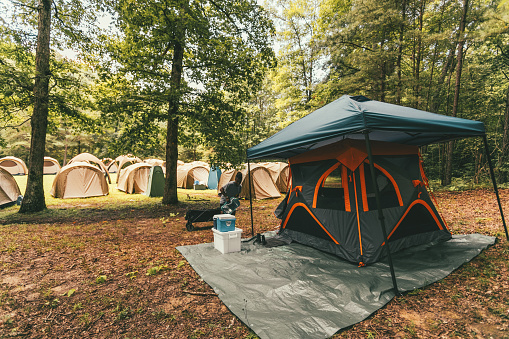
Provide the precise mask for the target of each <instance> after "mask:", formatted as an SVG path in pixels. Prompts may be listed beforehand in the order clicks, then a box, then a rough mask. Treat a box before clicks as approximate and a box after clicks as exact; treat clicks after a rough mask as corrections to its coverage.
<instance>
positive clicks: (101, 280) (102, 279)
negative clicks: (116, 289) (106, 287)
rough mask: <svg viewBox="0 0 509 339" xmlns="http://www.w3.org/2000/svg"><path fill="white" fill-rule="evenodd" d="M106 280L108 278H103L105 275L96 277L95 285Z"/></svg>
mask: <svg viewBox="0 0 509 339" xmlns="http://www.w3.org/2000/svg"><path fill="white" fill-rule="evenodd" d="M106 280H108V277H107V276H105V275H100V276H98V277H97V278H95V283H96V284H102V283H105V282H106Z"/></svg>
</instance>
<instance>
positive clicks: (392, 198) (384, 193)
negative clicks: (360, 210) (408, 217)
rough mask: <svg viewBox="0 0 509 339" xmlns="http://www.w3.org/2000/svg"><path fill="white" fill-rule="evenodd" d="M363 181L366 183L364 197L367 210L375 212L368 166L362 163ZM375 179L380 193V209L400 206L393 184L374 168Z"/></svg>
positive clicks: (373, 193)
mask: <svg viewBox="0 0 509 339" xmlns="http://www.w3.org/2000/svg"><path fill="white" fill-rule="evenodd" d="M361 166H364V181H365V183H366V196H367V200H368V210H370V211H372V210H376V209H377V205H376V198H375V188H374V186H373V180H372V178H371V168H370V166H369V164H366V163H364V164H363V165H361ZM375 179H376V183H377V185H378V191H379V192H380V202H381V205H382V206H381V207H382V208H390V207H398V206H400V204H399V200H398V195H397V193H396V189H395V188H394V185H393V183H392V182H391V180H389V178H387V176H386V175H385V174H384V173H382V171H380V170H379V169H377V168H375Z"/></svg>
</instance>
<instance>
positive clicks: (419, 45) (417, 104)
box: [414, 0, 426, 108]
mask: <svg viewBox="0 0 509 339" xmlns="http://www.w3.org/2000/svg"><path fill="white" fill-rule="evenodd" d="M425 7H426V1H425V0H421V6H420V9H419V35H418V36H417V53H416V57H415V58H416V60H415V105H414V107H415V108H421V84H420V75H421V59H422V54H423V53H422V28H423V19H424V8H425Z"/></svg>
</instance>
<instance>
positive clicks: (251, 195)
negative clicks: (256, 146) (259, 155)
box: [247, 159, 255, 237]
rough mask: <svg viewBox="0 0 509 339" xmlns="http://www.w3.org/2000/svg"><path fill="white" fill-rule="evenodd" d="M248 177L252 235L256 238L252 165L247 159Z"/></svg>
mask: <svg viewBox="0 0 509 339" xmlns="http://www.w3.org/2000/svg"><path fill="white" fill-rule="evenodd" d="M247 176H248V177H249V182H248V184H249V207H250V210H251V235H252V236H253V237H254V235H255V234H254V226H253V194H252V192H251V164H250V162H249V159H247Z"/></svg>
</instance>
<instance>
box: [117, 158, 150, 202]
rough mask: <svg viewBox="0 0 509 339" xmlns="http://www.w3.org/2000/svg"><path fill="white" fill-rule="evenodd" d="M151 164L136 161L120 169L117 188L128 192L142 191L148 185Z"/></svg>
mask: <svg viewBox="0 0 509 339" xmlns="http://www.w3.org/2000/svg"><path fill="white" fill-rule="evenodd" d="M151 168H152V165H150V164H146V163H142V162H141V163H137V164H132V165H130V166H127V167H126V168H124V169H123V170H122V173H121V175H120V177H119V179H118V184H117V189H118V190H120V191H123V192H126V193H129V194H133V193H144V192H145V191H146V190H147V187H148V179H149V176H150V169H151Z"/></svg>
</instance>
